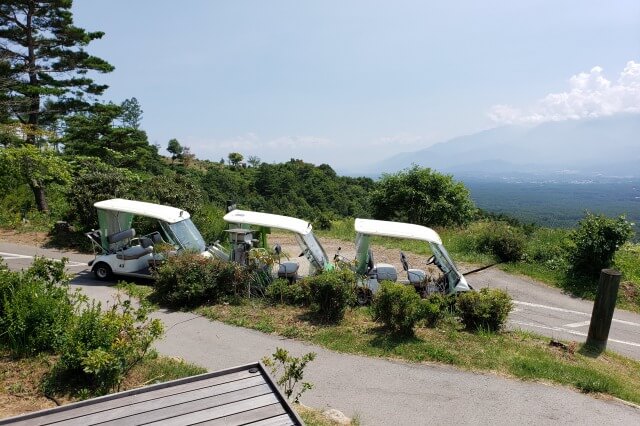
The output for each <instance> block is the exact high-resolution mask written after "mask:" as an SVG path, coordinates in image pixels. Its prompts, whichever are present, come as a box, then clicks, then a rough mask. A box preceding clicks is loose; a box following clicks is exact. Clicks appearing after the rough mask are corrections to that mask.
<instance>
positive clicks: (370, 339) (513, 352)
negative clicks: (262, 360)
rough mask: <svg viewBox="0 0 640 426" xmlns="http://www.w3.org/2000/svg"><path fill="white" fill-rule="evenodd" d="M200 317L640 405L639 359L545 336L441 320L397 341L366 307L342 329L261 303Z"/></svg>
mask: <svg viewBox="0 0 640 426" xmlns="http://www.w3.org/2000/svg"><path fill="white" fill-rule="evenodd" d="M197 312H198V313H200V314H202V315H204V316H207V317H209V318H214V319H216V320H220V321H223V322H226V323H229V324H234V325H239V324H242V326H243V327H248V328H253V329H258V330H259V329H261V328H262V327H263V322H264V321H265V319H266V318H269V325H270V327H269V329H270V330H271V329H273V331H270V332H272V333H276V334H279V335H283V336H286V337H294V338H297V339H300V340H305V341H309V342H311V343H315V344H318V345H320V346H323V347H325V348H327V349H331V350H334V351H337V352H343V353H352V354H360V355H367V356H374V357H383V358H391V359H402V360H405V361H410V362H438V363H444V364H449V365H454V366H456V367H460V368H463V369H465V370H470V371H491V372H495V373H499V374H502V375H506V376H510V377H517V378H521V379H525V380H542V381H548V382H552V383H556V384H561V385H568V386H572V387H574V388H576V389H579V390H581V391H583V392H600V393H605V394H608V395H613V396H616V397H618V398H621V399H625V400H627V401H631V402H634V403H640V362H637V361H634V360H631V359H628V358H625V357H623V356H620V355H617V354H615V353H612V352H606V353H604V354H602V355H601V356H600V357H599V358H591V357H589V356H586V355H583V354H581V353H580V351H578V350H576V349H578V347H577V345H575V344H569V345H568V347H567V348H566V349H563V348H557V347H551V346H549V339H548V338H545V337H542V336H539V335H536V334H533V333H530V332H523V331H509V332H503V333H490V332H482V333H469V332H467V331H465V330H463V329H462V326H461V325H460V324H459V323H457V322H455V321H444V322H443V323H442V324H441V325H440V326H438V327H436V328H418V329H416V332H415V335H414V336H407V337H400V336H397V335H395V334H392V333H389V332H388V331H387V330H386V329H384V328H383V327H381V326H380V325H379V324H377V323H375V322H373V321H372V320H371V316H370V312H369V308H357V309H351V310H348V311H347V313H346V315H345V318H344V320H343V321H342V322H341V323H340V324H336V325H321V324H318V323H317V322H314V321H313V318H311V317H309V315H308V314H307V313H306V311H305V310H304V309H302V308H297V307H291V306H274V305H270V304H268V303H266V302H264V301H261V300H252V301H251V302H249V303H246V304H243V305H239V306H225V305H216V306H207V307H202V308H199V309H198V310H197ZM239 318H241V319H240V320H239Z"/></svg>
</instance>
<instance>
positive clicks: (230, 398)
mask: <svg viewBox="0 0 640 426" xmlns="http://www.w3.org/2000/svg"><path fill="white" fill-rule="evenodd" d="M269 393H271V390H270V389H269V386H268V385H267V384H262V385H258V386H254V387H251V388H246V389H241V390H237V391H234V392H229V393H225V394H222V395H215V396H212V397H209V398H203V399H199V400H197V401H190V402H185V403H183V404H179V405H172V406H170V407H160V406H158V407H156V409H154V410H152V411H147V412H144V413H139V414H136V415H132V416H121V417H119V418H117V419H113V420H111V421H106V422H104V423H88V424H99V425H101V426H107V425H108V426H115V425H139V424H144V423H150V422H162V421H163V420H164V419H167V418H172V417H175V416H183V417H184V416H188V415H190V414H191V413H197V412H200V411H202V410H206V409H209V408H215V407H219V406H222V405H225V404H231V403H235V402H238V401H242V400H244V399H247V398H255V397H258V396H262V395H267V394H269ZM63 424H64V426H67V424H66V423H63Z"/></svg>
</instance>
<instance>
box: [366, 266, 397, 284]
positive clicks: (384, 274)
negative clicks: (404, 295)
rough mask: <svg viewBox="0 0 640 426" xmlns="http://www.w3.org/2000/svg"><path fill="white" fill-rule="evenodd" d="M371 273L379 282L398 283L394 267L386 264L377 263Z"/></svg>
mask: <svg viewBox="0 0 640 426" xmlns="http://www.w3.org/2000/svg"><path fill="white" fill-rule="evenodd" d="M371 273H373V274H376V276H377V278H378V282H380V281H398V271H396V267H395V266H393V265H390V264H388V263H378V264H377V265H376V266H375V268H373V270H372V271H371Z"/></svg>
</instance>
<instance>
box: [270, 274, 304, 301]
mask: <svg viewBox="0 0 640 426" xmlns="http://www.w3.org/2000/svg"><path fill="white" fill-rule="evenodd" d="M266 296H267V297H268V298H269V299H271V300H272V301H273V302H275V303H285V304H287V305H294V306H300V305H308V304H309V300H310V299H311V294H310V290H309V283H308V281H305V280H301V281H296V282H293V283H289V280H287V279H284V278H279V279H277V280H274V281H273V282H272V283H271V284H269V286H268V287H267V290H266Z"/></svg>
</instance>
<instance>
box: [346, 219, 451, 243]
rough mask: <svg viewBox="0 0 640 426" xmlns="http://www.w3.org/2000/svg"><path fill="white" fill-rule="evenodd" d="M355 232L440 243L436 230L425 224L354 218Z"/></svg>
mask: <svg viewBox="0 0 640 426" xmlns="http://www.w3.org/2000/svg"><path fill="white" fill-rule="evenodd" d="M355 229H356V232H357V233H359V234H366V235H375V236H380V237H394V238H409V239H412V240H420V241H426V242H428V243H434V244H442V240H441V239H440V236H439V235H438V233H437V232H436V231H434V230H433V229H431V228H427V227H426V226H421V225H414V224H412V223H400V222H387V221H384V220H373V219H356V225H355Z"/></svg>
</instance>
